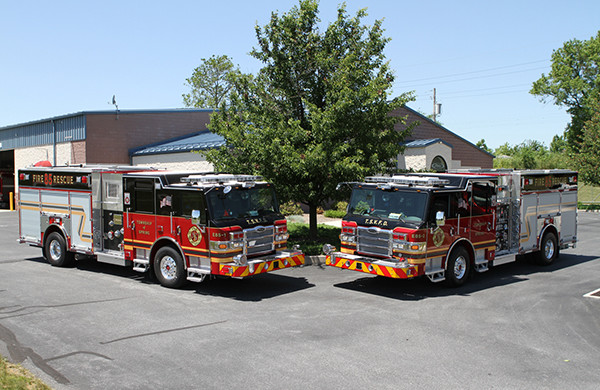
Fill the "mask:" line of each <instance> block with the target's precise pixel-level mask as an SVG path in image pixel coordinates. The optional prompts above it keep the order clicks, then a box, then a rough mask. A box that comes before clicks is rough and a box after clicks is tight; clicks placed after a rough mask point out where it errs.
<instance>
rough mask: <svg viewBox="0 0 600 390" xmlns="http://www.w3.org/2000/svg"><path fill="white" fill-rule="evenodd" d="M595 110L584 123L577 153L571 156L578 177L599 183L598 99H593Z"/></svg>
mask: <svg viewBox="0 0 600 390" xmlns="http://www.w3.org/2000/svg"><path fill="white" fill-rule="evenodd" d="M595 107H596V110H595V111H594V113H593V115H592V117H591V118H590V119H589V120H588V121H587V122H586V123H585V124H584V126H583V131H582V137H581V142H580V143H579V145H578V146H579V153H577V154H575V155H574V156H573V158H574V160H575V168H576V169H577V170H578V171H579V175H580V179H581V180H583V181H584V182H586V183H589V184H593V185H600V153H598V152H599V151H600V109H598V108H599V107H600V100H599V99H596V100H595Z"/></svg>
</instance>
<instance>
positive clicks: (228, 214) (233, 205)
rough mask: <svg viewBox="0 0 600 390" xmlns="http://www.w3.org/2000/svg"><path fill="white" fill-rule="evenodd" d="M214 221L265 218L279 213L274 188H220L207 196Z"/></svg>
mask: <svg viewBox="0 0 600 390" xmlns="http://www.w3.org/2000/svg"><path fill="white" fill-rule="evenodd" d="M206 198H207V203H208V208H209V212H210V215H211V218H212V219H214V220H223V219H238V218H256V217H265V216H269V215H273V214H277V213H278V212H279V207H278V206H277V199H276V197H275V191H273V188H272V187H253V188H238V189H230V188H228V187H225V188H220V189H218V190H216V191H211V192H209V193H207V194H206Z"/></svg>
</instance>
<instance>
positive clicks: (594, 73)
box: [530, 31, 600, 152]
mask: <svg viewBox="0 0 600 390" xmlns="http://www.w3.org/2000/svg"><path fill="white" fill-rule="evenodd" d="M599 75H600V31H599V32H598V34H597V35H596V36H595V37H591V38H590V39H589V40H587V41H580V40H577V39H572V40H570V41H567V42H565V44H564V45H563V47H562V48H560V49H558V50H554V51H553V52H552V68H551V70H550V73H549V74H548V75H545V74H542V76H541V77H540V78H539V79H538V80H537V81H535V82H534V83H533V87H532V88H531V91H530V93H531V94H533V95H536V96H539V97H540V98H541V100H542V101H543V102H545V101H546V99H548V98H552V99H553V100H554V103H555V104H556V105H558V106H564V107H566V108H567V112H568V113H569V114H570V115H571V123H569V125H568V126H567V128H566V129H565V138H566V140H567V143H568V145H569V147H570V148H571V149H572V150H574V151H575V152H576V151H577V150H578V148H579V145H580V141H581V135H582V128H583V125H584V123H586V121H588V120H589V119H590V118H591V115H592V113H593V111H592V110H591V109H590V108H591V107H592V106H591V104H590V101H591V100H590V99H592V98H593V97H594V96H596V95H598V93H599V92H600V77H599Z"/></svg>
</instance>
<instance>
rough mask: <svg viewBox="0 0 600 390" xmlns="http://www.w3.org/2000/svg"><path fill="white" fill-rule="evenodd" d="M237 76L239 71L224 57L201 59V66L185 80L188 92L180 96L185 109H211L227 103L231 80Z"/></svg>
mask: <svg viewBox="0 0 600 390" xmlns="http://www.w3.org/2000/svg"><path fill="white" fill-rule="evenodd" d="M237 74H239V70H238V69H237V68H235V67H234V65H233V62H231V59H229V57H227V56H225V55H222V56H214V55H213V56H212V57H210V58H209V59H205V58H203V59H202V64H201V65H200V66H199V67H197V68H196V69H194V72H193V73H192V76H191V77H190V78H188V79H186V80H185V81H186V84H185V85H186V86H187V87H189V88H190V92H189V93H186V94H183V95H182V96H183V103H184V104H185V106H186V107H200V108H213V109H216V108H218V107H219V106H221V104H223V103H228V99H229V93H230V91H231V88H232V86H233V84H232V82H233V78H234V77H235V76H236V75H237Z"/></svg>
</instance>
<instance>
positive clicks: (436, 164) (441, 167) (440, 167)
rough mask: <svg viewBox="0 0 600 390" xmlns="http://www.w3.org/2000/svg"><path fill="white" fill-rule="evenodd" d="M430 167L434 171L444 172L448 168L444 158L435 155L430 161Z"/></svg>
mask: <svg viewBox="0 0 600 390" xmlns="http://www.w3.org/2000/svg"><path fill="white" fill-rule="evenodd" d="M431 169H432V170H434V171H436V172H446V171H447V170H448V165H446V160H444V158H443V157H442V156H435V157H434V158H433V161H432V162H431Z"/></svg>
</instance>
